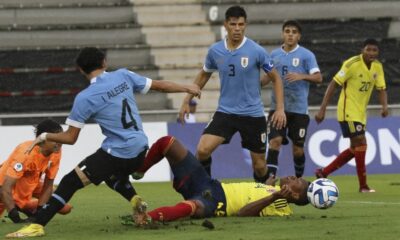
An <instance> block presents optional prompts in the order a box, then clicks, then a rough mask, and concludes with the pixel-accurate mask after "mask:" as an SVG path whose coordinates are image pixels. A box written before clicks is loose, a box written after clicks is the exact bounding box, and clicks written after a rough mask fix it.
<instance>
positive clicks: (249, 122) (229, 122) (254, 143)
mask: <svg viewBox="0 0 400 240" xmlns="http://www.w3.org/2000/svg"><path fill="white" fill-rule="evenodd" d="M266 128H267V123H266V120H265V117H264V116H262V117H249V116H240V115H236V114H227V113H223V112H215V113H214V116H213V117H212V119H211V121H210V122H209V123H208V125H207V126H206V129H204V132H203V134H211V135H216V136H220V137H223V138H225V141H224V144H226V143H229V142H230V140H231V138H232V136H233V135H234V134H235V133H236V132H239V133H240V136H241V137H242V147H243V148H246V149H249V150H250V151H252V152H256V153H265V149H266V146H265V145H266V140H267V135H266Z"/></svg>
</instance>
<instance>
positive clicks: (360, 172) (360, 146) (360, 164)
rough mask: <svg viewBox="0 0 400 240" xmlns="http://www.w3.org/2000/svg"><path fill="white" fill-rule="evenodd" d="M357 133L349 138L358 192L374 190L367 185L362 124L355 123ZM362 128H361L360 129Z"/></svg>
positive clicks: (364, 140) (365, 148)
mask: <svg viewBox="0 0 400 240" xmlns="http://www.w3.org/2000/svg"><path fill="white" fill-rule="evenodd" d="M355 126H356V129H357V130H358V131H357V132H358V134H357V135H355V136H352V137H351V138H350V143H351V148H352V149H354V158H355V161H356V169H357V176H358V183H359V191H360V192H363V193H364V192H375V190H374V189H371V188H369V187H368V184H367V171H366V167H365V156H366V152H367V140H366V138H365V131H364V125H362V124H361V123H355ZM361 129H362V130H361Z"/></svg>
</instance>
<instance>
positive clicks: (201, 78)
mask: <svg viewBox="0 0 400 240" xmlns="http://www.w3.org/2000/svg"><path fill="white" fill-rule="evenodd" d="M211 75H212V72H206V71H204V69H201V70H200V72H199V73H198V74H197V75H196V78H195V80H194V84H195V85H197V86H198V87H199V88H200V89H203V88H204V86H205V85H206V83H207V82H208V80H210V77H211ZM193 97H194V95H193V94H190V93H189V94H187V95H186V97H185V98H184V99H183V102H182V105H181V108H180V110H179V122H181V123H182V124H183V123H184V122H185V121H184V118H185V115H187V114H189V112H190V108H189V102H190V100H192V98H193Z"/></svg>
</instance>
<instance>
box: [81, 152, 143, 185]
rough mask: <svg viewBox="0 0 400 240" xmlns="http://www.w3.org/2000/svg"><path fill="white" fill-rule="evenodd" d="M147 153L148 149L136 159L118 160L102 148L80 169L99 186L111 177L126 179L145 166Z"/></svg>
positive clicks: (83, 163) (84, 161) (82, 164)
mask: <svg viewBox="0 0 400 240" xmlns="http://www.w3.org/2000/svg"><path fill="white" fill-rule="evenodd" d="M146 152H147V149H146V150H144V151H143V152H141V153H140V154H139V155H138V156H137V157H135V158H118V157H114V156H112V155H110V154H108V153H107V152H105V151H104V150H103V149H101V148H100V149H98V150H97V151H96V152H95V153H93V154H92V155H90V156H88V157H87V158H85V160H83V161H82V162H80V163H79V165H78V167H79V168H80V169H81V170H82V172H84V173H85V175H86V176H87V177H88V178H89V180H90V181H91V182H92V183H93V184H95V185H99V184H100V183H101V182H102V181H105V180H108V179H109V178H110V177H111V176H114V177H116V178H118V179H126V177H127V176H129V175H130V174H131V173H133V172H134V171H135V170H136V169H137V168H139V167H140V166H141V165H142V164H143V161H144V158H145V156H146Z"/></svg>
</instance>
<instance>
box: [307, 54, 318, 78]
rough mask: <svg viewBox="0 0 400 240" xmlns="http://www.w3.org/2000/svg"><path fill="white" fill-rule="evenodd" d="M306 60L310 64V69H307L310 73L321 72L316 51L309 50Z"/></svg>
mask: <svg viewBox="0 0 400 240" xmlns="http://www.w3.org/2000/svg"><path fill="white" fill-rule="evenodd" d="M306 61H307V66H308V69H307V70H308V74H314V73H317V72H321V70H319V66H318V63H317V58H316V57H315V55H314V53H312V52H309V53H308V56H307V59H306Z"/></svg>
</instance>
